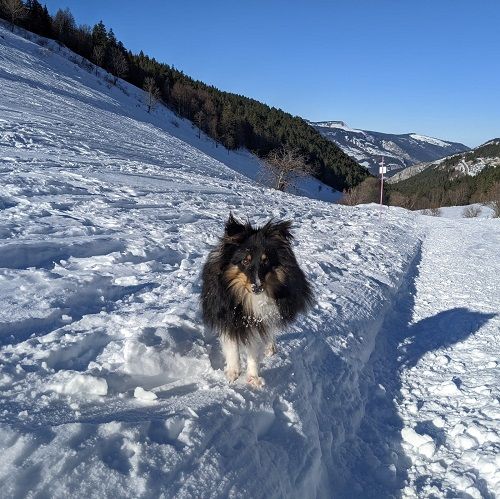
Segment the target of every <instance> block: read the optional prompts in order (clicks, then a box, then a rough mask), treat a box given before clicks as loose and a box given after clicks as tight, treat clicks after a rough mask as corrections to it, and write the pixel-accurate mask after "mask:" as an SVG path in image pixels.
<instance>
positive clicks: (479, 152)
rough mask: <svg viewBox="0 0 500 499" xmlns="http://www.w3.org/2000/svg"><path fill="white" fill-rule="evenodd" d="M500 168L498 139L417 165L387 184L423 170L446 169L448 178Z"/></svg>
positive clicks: (499, 140)
mask: <svg viewBox="0 0 500 499" xmlns="http://www.w3.org/2000/svg"><path fill="white" fill-rule="evenodd" d="M497 166H500V139H493V140H490V141H488V142H485V143H484V144H481V145H480V146H478V147H476V148H474V149H471V150H470V151H469V152H465V153H461V154H454V155H452V156H449V157H446V158H442V159H440V160H437V161H432V162H428V163H419V164H417V165H414V166H410V167H408V168H406V169H405V170H403V171H401V172H398V173H396V174H395V175H394V176H392V177H391V178H390V179H389V182H399V181H400V180H406V179H407V178H410V177H413V176H415V175H417V174H418V173H420V172H422V171H424V170H432V169H436V170H440V169H441V170H443V169H447V170H448V172H449V176H450V178H453V177H456V176H457V175H470V176H472V177H475V176H476V175H478V174H479V173H481V172H482V171H483V170H484V169H485V168H487V167H493V168H496V167H497Z"/></svg>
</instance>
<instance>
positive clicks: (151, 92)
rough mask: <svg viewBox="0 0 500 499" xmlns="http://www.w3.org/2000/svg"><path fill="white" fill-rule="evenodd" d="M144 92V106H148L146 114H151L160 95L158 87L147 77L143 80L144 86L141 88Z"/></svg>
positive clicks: (152, 79)
mask: <svg viewBox="0 0 500 499" xmlns="http://www.w3.org/2000/svg"><path fill="white" fill-rule="evenodd" d="M142 88H143V89H144V91H145V92H146V105H147V106H148V113H149V112H151V109H153V108H154V107H155V106H156V104H157V103H158V101H159V100H160V97H161V94H160V89H159V88H158V85H157V84H156V81H155V79H154V78H153V77H151V76H147V77H146V78H145V79H144V85H143V87H142Z"/></svg>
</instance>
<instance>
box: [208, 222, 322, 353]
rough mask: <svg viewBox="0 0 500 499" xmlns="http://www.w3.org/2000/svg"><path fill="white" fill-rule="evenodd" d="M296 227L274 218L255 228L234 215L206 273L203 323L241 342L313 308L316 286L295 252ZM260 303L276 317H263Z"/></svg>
mask: <svg viewBox="0 0 500 499" xmlns="http://www.w3.org/2000/svg"><path fill="white" fill-rule="evenodd" d="M291 225H292V224H291V222H290V221H273V220H271V221H269V222H267V223H266V224H265V225H264V226H263V227H252V225H250V223H248V222H247V223H242V222H240V221H239V220H237V219H236V218H234V217H233V215H232V214H230V215H229V219H228V221H227V223H226V227H225V231H224V235H223V236H222V238H221V240H220V243H219V245H218V246H217V247H216V248H215V249H214V250H213V251H212V252H211V253H210V254H209V255H208V258H207V260H206V262H205V265H204V267H203V272H202V278H203V287H202V292H201V304H202V312H203V320H204V322H205V324H206V325H207V326H209V327H210V328H211V329H212V330H214V331H215V332H216V333H217V334H218V335H219V336H220V335H227V336H228V337H229V338H232V339H234V340H237V341H238V342H240V343H247V342H249V341H250V340H251V339H252V337H255V336H259V335H260V337H261V338H262V339H264V340H265V339H267V338H268V336H269V335H270V334H272V332H273V330H276V329H278V328H282V327H283V326H285V325H286V324H289V323H290V322H292V321H293V320H294V319H295V318H296V316H297V315H298V314H299V313H301V312H304V311H306V310H307V309H308V308H309V306H310V305H311V304H312V298H313V296H312V291H311V287H310V285H309V283H308V281H307V279H306V277H305V275H304V273H303V272H302V270H301V268H300V267H299V264H298V263H297V260H296V258H295V255H294V253H293V250H292V246H291V241H292V239H293V236H292V234H291V233H290V227H291ZM257 295H260V296H257ZM266 295H267V296H266ZM256 300H257V301H256ZM258 300H261V301H262V300H264V302H265V303H270V304H271V305H270V306H271V308H272V309H273V310H276V313H271V314H267V315H266V314H264V315H261V314H260V313H259V306H260V303H261V301H258ZM255 303H257V304H258V305H255ZM274 305H275V306H274ZM266 306H267V305H266Z"/></svg>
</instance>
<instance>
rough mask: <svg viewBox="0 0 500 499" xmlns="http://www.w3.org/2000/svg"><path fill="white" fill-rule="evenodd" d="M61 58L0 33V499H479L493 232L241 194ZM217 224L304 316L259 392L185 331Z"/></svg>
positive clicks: (130, 104)
mask: <svg viewBox="0 0 500 499" xmlns="http://www.w3.org/2000/svg"><path fill="white" fill-rule="evenodd" d="M62 55H63V56H64V55H65V54H62ZM62 55H59V54H56V53H53V52H51V51H49V50H47V49H45V48H41V47H39V46H37V45H36V44H33V43H31V42H29V41H26V40H24V39H22V38H19V37H17V36H15V35H12V34H11V33H9V32H8V31H6V30H4V29H1V28H0V80H1V88H2V91H1V92H0V113H1V114H0V120H1V121H0V175H1V179H2V190H1V193H0V234H1V240H0V451H1V452H0V497H2V498H3V497H9V498H10V497H27V496H28V497H65V498H66V497H99V498H102V497H174V496H175V497H227V496H229V497H300V498H308V497H390V496H391V495H392V496H397V495H401V494H403V495H404V496H406V497H417V496H418V497H427V496H432V494H434V496H436V497H443V496H449V497H476V496H477V497H480V496H481V495H482V496H483V497H493V495H494V494H495V493H499V491H500V485H499V480H500V475H499V471H498V470H499V463H498V458H497V455H498V454H499V452H498V450H499V435H500V428H499V427H498V426H499V420H500V408H499V403H498V395H499V394H498V360H497V359H498V358H499V353H500V352H499V345H498V329H499V326H500V324H499V316H498V313H499V312H500V310H499V309H500V289H499V286H498V285H497V281H496V279H495V278H496V276H497V275H498V270H500V269H499V267H500V257H499V256H498V251H496V248H498V244H499V242H500V241H499V238H500V223H499V221H498V220H486V219H481V220H479V219H473V220H444V219H435V218H431V217H422V216H419V215H417V214H413V213H410V212H407V211H405V210H402V209H392V208H391V209H390V210H387V211H384V212H383V213H382V214H380V213H379V211H378V207H376V206H373V205H369V206H362V207H356V208H350V207H344V206H338V205H332V204H328V203H324V202H321V201H317V200H313V199H307V198H304V197H298V196H293V195H289V194H284V193H280V192H276V191H270V190H267V189H265V188H262V187H259V186H257V185H256V184H254V183H253V182H252V181H251V180H249V179H248V178H247V177H245V176H243V175H241V174H240V173H238V172H235V171H234V170H232V169H230V168H228V167H227V166H226V165H224V164H223V163H221V162H220V161H218V160H217V159H215V158H214V157H212V156H209V155H207V154H206V153H205V152H204V151H203V148H204V147H208V146H206V144H208V142H205V146H204V145H203V143H202V142H203V141H200V144H197V143H196V141H195V140H194V139H193V137H195V131H191V132H190V127H188V126H184V125H185V123H183V122H181V123H180V125H179V127H177V126H175V125H173V124H172V126H171V127H170V128H171V129H170V128H169V127H168V124H165V123H164V122H161V121H160V120H161V119H162V118H161V116H160V115H158V116H156V117H155V116H153V117H151V116H150V115H148V114H147V113H146V112H145V109H144V106H143V105H142V104H140V103H139V101H138V100H137V99H136V95H134V94H133V92H136V93H138V92H139V91H136V90H134V89H133V88H128V87H126V86H125V84H123V85H124V88H125V89H127V88H128V90H127V92H129V94H130V96H127V95H126V94H124V93H123V92H122V91H121V90H117V89H115V88H108V87H107V86H106V84H105V83H104V82H102V80H100V79H98V78H97V77H95V76H93V75H90V74H89V73H87V72H86V71H84V70H82V69H80V68H78V67H77V66H75V65H74V64H73V63H71V62H69V61H68V60H67V58H66V56H64V57H63V56H62ZM181 133H185V134H186V135H187V136H189V137H187V138H186V139H185V140H181V139H182V137H179V134H181ZM174 134H176V135H174ZM189 134H191V135H189ZM194 144H196V145H198V146H199V147H194ZM212 149H213V148H212ZM208 152H210V151H208ZM216 153H217V154H218V152H216ZM225 154H227V152H225ZM230 210H233V212H235V213H236V214H237V215H239V216H241V217H246V216H248V217H249V218H250V220H252V221H253V222H257V223H262V222H263V221H265V220H267V219H268V218H269V217H271V216H274V217H279V218H290V219H292V220H293V221H294V224H295V229H294V233H295V236H296V243H295V250H296V253H297V256H298V259H299V261H300V262H301V264H302V266H303V268H304V270H305V271H306V273H307V275H308V276H309V278H310V279H311V281H312V282H313V284H314V289H315V294H316V305H315V307H314V309H313V311H312V312H311V313H310V314H309V315H308V316H307V317H304V318H302V319H300V320H299V321H298V322H297V324H295V325H294V326H293V327H291V328H289V329H287V330H286V331H283V332H282V333H281V334H280V335H279V337H278V353H277V355H276V356H274V357H272V358H270V359H266V361H265V362H264V365H263V369H262V375H263V376H264V378H265V379H266V387H265V389H264V390H261V391H255V390H252V389H250V388H249V387H248V386H246V385H245V383H244V380H243V379H241V380H239V381H238V382H237V383H236V384H234V385H228V383H227V382H226V380H225V378H224V374H223V370H222V369H223V361H222V356H221V353H220V349H219V347H218V344H217V341H216V339H215V338H214V337H213V335H212V334H211V333H210V332H209V331H207V330H205V329H204V328H203V325H202V324H201V321H200V311H199V304H198V299H199V291H200V280H199V275H200V269H201V265H202V263H203V261H204V258H205V257H206V255H207V253H208V251H209V250H210V249H211V248H212V247H213V245H214V244H216V242H217V237H218V236H219V234H220V233H221V230H222V226H223V223H224V221H225V219H226V217H227V216H228V213H229V211H230Z"/></svg>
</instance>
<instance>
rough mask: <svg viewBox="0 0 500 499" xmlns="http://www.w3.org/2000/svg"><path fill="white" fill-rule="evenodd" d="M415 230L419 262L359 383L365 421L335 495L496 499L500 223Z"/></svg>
mask: <svg viewBox="0 0 500 499" xmlns="http://www.w3.org/2000/svg"><path fill="white" fill-rule="evenodd" d="M420 221H421V223H422V224H423V225H424V226H425V227H426V237H425V240H424V242H423V245H422V249H421V254H420V255H419V256H418V257H417V259H416V261H415V263H414V266H413V269H412V270H411V271H410V273H409V274H408V276H407V282H406V285H405V286H402V289H401V292H400V294H399V296H398V298H397V300H396V301H395V303H394V307H393V310H392V312H391V313H390V314H388V316H387V317H386V320H385V321H384V324H383V326H382V328H381V331H380V333H379V335H378V338H377V346H376V348H375V351H374V353H373V356H372V359H371V361H370V362H369V363H368V364H367V366H366V368H365V370H364V373H363V378H364V383H363V386H364V389H365V394H366V399H367V406H366V413H365V417H364V420H363V421H362V424H361V426H360V430H359V432H358V435H357V437H356V439H355V441H354V442H353V441H347V442H346V444H345V450H346V454H345V458H346V460H347V461H348V462H349V466H348V468H349V472H348V473H346V474H345V475H344V477H343V479H344V480H345V485H344V486H343V487H341V493H340V495H341V496H344V497H353V496H357V497H387V496H390V495H399V494H400V493H401V494H402V496H403V497H467V498H481V497H483V498H493V497H496V496H497V495H498V494H499V493H500V404H499V401H500V339H499V336H498V333H499V331H500V285H499V277H498V276H499V275H500V252H499V248H500V220H498V219H496V220H484V219H473V220H464V219H462V220H449V219H439V218H434V217H421V220H420ZM352 449H355V451H354V452H352ZM363 475H364V476H365V479H364V483H363V481H359V480H358V479H357V478H358V477H360V476H363ZM353 484H355V487H354V491H355V492H353V488H352V485H353Z"/></svg>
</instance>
